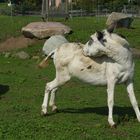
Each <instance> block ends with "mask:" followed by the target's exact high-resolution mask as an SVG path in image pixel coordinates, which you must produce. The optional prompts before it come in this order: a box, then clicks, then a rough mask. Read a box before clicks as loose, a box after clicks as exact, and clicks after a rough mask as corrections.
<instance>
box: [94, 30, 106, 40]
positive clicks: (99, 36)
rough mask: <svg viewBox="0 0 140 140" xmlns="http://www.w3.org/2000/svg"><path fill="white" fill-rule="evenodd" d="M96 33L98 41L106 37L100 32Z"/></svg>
mask: <svg viewBox="0 0 140 140" xmlns="http://www.w3.org/2000/svg"><path fill="white" fill-rule="evenodd" d="M96 33H97V38H98V40H101V39H102V38H103V36H104V35H103V33H102V32H100V31H96Z"/></svg>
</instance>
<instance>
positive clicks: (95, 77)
mask: <svg viewBox="0 0 140 140" xmlns="http://www.w3.org/2000/svg"><path fill="white" fill-rule="evenodd" d="M75 76H76V75H75ZM77 78H79V79H80V80H82V81H84V82H86V83H90V84H92V85H106V84H107V81H106V78H105V76H104V75H102V74H101V73H96V74H89V73H88V74H86V73H85V74H83V75H80V76H79V75H78V77H77Z"/></svg>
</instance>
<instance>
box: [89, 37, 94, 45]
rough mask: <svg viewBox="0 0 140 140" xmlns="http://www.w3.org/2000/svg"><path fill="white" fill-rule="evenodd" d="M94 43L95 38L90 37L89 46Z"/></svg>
mask: <svg viewBox="0 0 140 140" xmlns="http://www.w3.org/2000/svg"><path fill="white" fill-rule="evenodd" d="M92 43H93V39H92V38H90V40H89V41H88V45H89V46H91V45H92Z"/></svg>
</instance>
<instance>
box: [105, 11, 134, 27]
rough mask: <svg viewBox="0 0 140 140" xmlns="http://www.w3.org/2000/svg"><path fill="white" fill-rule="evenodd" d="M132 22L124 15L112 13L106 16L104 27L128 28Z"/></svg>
mask: <svg viewBox="0 0 140 140" xmlns="http://www.w3.org/2000/svg"><path fill="white" fill-rule="evenodd" d="M132 21H133V19H132V17H130V16H128V15H126V14H123V13H117V12H112V13H111V14H110V15H109V16H108V19H107V21H106V25H107V26H108V27H111V26H114V27H116V28H119V27H125V28H130V26H131V23H132Z"/></svg>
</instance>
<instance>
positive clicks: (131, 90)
mask: <svg viewBox="0 0 140 140" xmlns="http://www.w3.org/2000/svg"><path fill="white" fill-rule="evenodd" d="M127 92H128V95H129V98H130V102H131V104H132V106H133V108H134V111H135V113H136V116H137V119H138V121H139V122H140V111H139V107H138V104H137V100H136V97H135V93H134V88H133V82H132V81H128V82H127Z"/></svg>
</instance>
